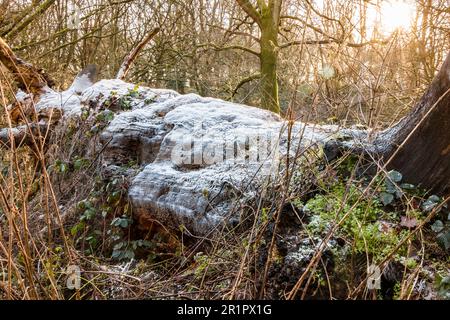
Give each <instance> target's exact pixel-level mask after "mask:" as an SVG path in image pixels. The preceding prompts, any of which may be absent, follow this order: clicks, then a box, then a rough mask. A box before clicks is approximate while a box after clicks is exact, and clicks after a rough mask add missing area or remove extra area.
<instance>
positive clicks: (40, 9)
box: [5, 0, 56, 38]
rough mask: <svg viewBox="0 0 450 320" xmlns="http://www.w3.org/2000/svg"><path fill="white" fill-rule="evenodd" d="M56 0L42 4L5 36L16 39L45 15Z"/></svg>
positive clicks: (49, 0) (48, 0)
mask: <svg viewBox="0 0 450 320" xmlns="http://www.w3.org/2000/svg"><path fill="white" fill-rule="evenodd" d="M55 1H56V0H46V1H45V2H44V3H42V4H40V5H39V6H38V7H37V8H36V9H35V11H34V12H33V13H32V14H31V15H30V16H28V17H27V18H25V19H23V20H22V21H21V22H20V23H19V24H18V25H17V26H15V27H14V28H13V29H12V30H11V31H9V32H8V33H7V34H6V35H5V36H7V37H9V38H14V37H15V36H16V35H17V34H18V33H20V32H21V31H22V30H23V29H25V28H26V27H28V25H29V24H30V23H31V22H33V20H35V19H36V18H37V17H39V16H40V15H41V14H43V13H44V12H45V11H46V10H47V9H48V8H50V6H51V5H52V4H53V3H55Z"/></svg>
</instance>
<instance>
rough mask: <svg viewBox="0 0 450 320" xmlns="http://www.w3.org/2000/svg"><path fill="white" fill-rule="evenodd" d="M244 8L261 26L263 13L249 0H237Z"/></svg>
mask: <svg viewBox="0 0 450 320" xmlns="http://www.w3.org/2000/svg"><path fill="white" fill-rule="evenodd" d="M236 2H237V3H238V4H239V6H240V7H241V8H242V10H244V11H245V13H247V14H248V15H249V16H250V17H251V18H252V19H253V20H254V21H255V22H256V23H257V24H258V25H259V26H261V15H260V13H259V12H258V11H257V10H256V8H255V7H254V6H253V5H252V4H251V3H250V1H249V0H236Z"/></svg>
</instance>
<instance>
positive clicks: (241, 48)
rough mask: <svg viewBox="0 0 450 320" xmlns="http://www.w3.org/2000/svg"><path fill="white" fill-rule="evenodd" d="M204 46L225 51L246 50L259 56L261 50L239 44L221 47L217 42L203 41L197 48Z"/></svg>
mask: <svg viewBox="0 0 450 320" xmlns="http://www.w3.org/2000/svg"><path fill="white" fill-rule="evenodd" d="M204 47H211V48H213V49H214V50H216V51H224V50H243V51H245V52H248V53H251V54H253V55H255V56H257V57H259V52H258V51H255V50H252V49H250V48H247V47H244V46H239V45H230V46H225V47H220V46H218V45H217V44H214V43H202V44H199V45H197V48H204Z"/></svg>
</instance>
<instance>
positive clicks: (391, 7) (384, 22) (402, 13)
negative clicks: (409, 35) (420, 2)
mask: <svg viewBox="0 0 450 320" xmlns="http://www.w3.org/2000/svg"><path fill="white" fill-rule="evenodd" d="M415 10H416V8H415V4H414V3H413V2H412V1H401V0H395V1H394V0H391V1H382V2H381V7H380V15H381V17H380V22H381V28H382V30H383V31H384V32H388V33H391V32H393V31H396V30H399V29H401V30H404V31H406V30H409V29H410V27H411V25H412V21H413V19H414V15H415Z"/></svg>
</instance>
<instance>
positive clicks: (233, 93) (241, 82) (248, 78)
mask: <svg viewBox="0 0 450 320" xmlns="http://www.w3.org/2000/svg"><path fill="white" fill-rule="evenodd" d="M259 78H261V73H255V74H253V75H251V76H249V77H246V78H244V79H242V80H241V81H239V83H238V84H237V85H236V87H234V89H233V92H231V97H230V98H231V99H232V98H233V97H234V96H235V95H236V94H237V92H238V90H239V89H240V88H241V87H242V86H243V85H244V84H246V83H248V82H251V81H253V80H256V79H259Z"/></svg>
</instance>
